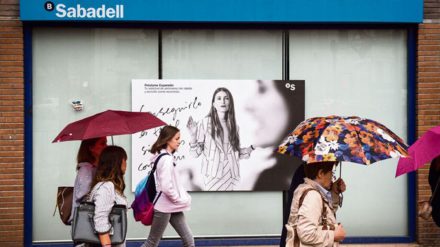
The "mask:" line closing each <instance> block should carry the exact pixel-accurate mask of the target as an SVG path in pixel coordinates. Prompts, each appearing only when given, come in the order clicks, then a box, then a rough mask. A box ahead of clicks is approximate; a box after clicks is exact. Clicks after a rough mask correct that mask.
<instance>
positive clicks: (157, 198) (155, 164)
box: [150, 153, 169, 205]
mask: <svg viewBox="0 0 440 247" xmlns="http://www.w3.org/2000/svg"><path fill="white" fill-rule="evenodd" d="M165 155H169V154H168V153H161V154H159V156H157V158H156V160H155V161H154V165H153V168H152V169H151V171H150V176H151V175H153V176H154V172H155V171H156V168H157V163H159V160H160V158H162V157H163V156H165ZM161 195H162V191H161V192H159V195H158V196H157V197H156V199H155V200H154V201H153V205H156V202H157V200H159V197H160V196H161Z"/></svg>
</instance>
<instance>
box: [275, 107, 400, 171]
mask: <svg viewBox="0 0 440 247" xmlns="http://www.w3.org/2000/svg"><path fill="white" fill-rule="evenodd" d="M407 148H408V146H407V145H406V144H405V143H404V141H403V140H402V139H401V138H400V137H398V136H397V135H396V134H394V133H393V132H392V131H391V130H389V129H388V128H387V127H385V126H384V125H382V124H380V123H378V122H376V121H373V120H370V119H366V118H360V117H356V116H351V117H340V116H328V117H315V118H310V119H307V120H305V121H303V122H301V123H300V124H299V125H298V126H297V127H296V128H295V129H294V130H293V131H292V132H291V134H289V136H288V137H287V138H286V139H285V141H284V142H283V143H282V144H281V145H280V146H279V147H278V152H279V153H282V154H289V155H292V156H295V157H298V158H300V159H302V160H304V161H306V162H307V163H315V162H321V161H349V162H354V163H359V164H365V165H369V164H372V163H374V162H376V161H379V160H384V159H388V158H394V157H401V156H407Z"/></svg>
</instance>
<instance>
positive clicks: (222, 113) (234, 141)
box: [209, 87, 240, 151]
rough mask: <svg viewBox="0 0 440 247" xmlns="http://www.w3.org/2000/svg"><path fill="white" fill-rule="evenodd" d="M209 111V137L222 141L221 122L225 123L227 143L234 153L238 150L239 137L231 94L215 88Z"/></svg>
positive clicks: (225, 89) (224, 89) (226, 90)
mask: <svg viewBox="0 0 440 247" xmlns="http://www.w3.org/2000/svg"><path fill="white" fill-rule="evenodd" d="M211 103H212V104H211V110H210V111H209V117H210V119H211V136H212V138H214V139H216V138H220V139H221V140H223V133H224V130H223V127H222V126H221V121H224V122H225V123H226V127H227V128H228V130H229V136H228V138H229V142H230V143H231V145H232V147H233V148H234V150H235V151H238V150H239V148H240V137H239V135H238V129H237V123H236V120H235V107H234V99H233V97H232V94H231V92H230V91H229V90H228V89H227V88H224V87H220V88H217V89H216V90H215V91H214V94H213V95H212V101H211Z"/></svg>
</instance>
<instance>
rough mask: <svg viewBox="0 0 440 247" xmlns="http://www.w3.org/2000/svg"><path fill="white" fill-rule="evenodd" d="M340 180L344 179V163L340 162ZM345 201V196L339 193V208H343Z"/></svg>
mask: <svg viewBox="0 0 440 247" xmlns="http://www.w3.org/2000/svg"><path fill="white" fill-rule="evenodd" d="M339 178H342V161H339ZM343 199H344V195H343V194H342V192H341V193H339V207H340V208H342V201H343Z"/></svg>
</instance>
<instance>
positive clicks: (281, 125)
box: [246, 80, 305, 247]
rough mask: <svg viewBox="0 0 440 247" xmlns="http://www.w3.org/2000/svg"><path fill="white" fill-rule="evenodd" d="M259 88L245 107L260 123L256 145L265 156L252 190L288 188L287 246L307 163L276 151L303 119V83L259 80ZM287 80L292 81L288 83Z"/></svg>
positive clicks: (255, 169)
mask: <svg viewBox="0 0 440 247" xmlns="http://www.w3.org/2000/svg"><path fill="white" fill-rule="evenodd" d="M256 83H257V90H256V91H255V95H253V96H252V97H251V98H250V100H249V101H248V103H247V104H246V110H247V111H248V112H249V113H250V115H252V116H253V118H254V122H255V123H256V124H257V126H256V128H255V132H254V136H255V141H254V145H255V147H257V150H256V152H257V154H258V155H260V154H261V156H262V157H263V158H262V159H261V161H260V162H258V163H257V162H255V163H254V165H253V167H252V168H251V172H252V173H253V174H252V175H250V176H249V177H250V179H249V180H251V179H252V182H250V184H251V185H249V186H250V188H251V189H253V190H257V191H261V190H272V191H280V190H284V191H286V193H285V194H284V195H285V201H286V203H285V206H284V212H283V224H282V225H281V239H280V246H282V247H284V246H285V241H286V228H285V227H284V225H285V224H286V223H287V220H288V218H289V210H288V209H290V207H291V204H292V198H293V192H294V191H295V189H296V188H297V187H298V185H299V184H301V183H303V182H304V177H305V174H304V165H303V164H302V162H301V161H300V160H299V159H295V158H293V157H290V156H288V155H283V154H278V153H276V152H274V150H276V148H277V147H278V145H280V144H281V143H282V141H283V140H284V138H286V136H287V135H288V133H289V132H290V131H292V130H293V129H294V128H295V127H296V126H297V125H298V124H299V123H300V122H301V121H303V120H304V87H303V86H304V84H298V83H297V84H296V85H295V87H294V89H295V90H292V89H293V86H292V84H291V83H290V82H277V81H273V80H264V81H263V80H258V81H256ZM286 83H289V87H287V86H288V85H286Z"/></svg>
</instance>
